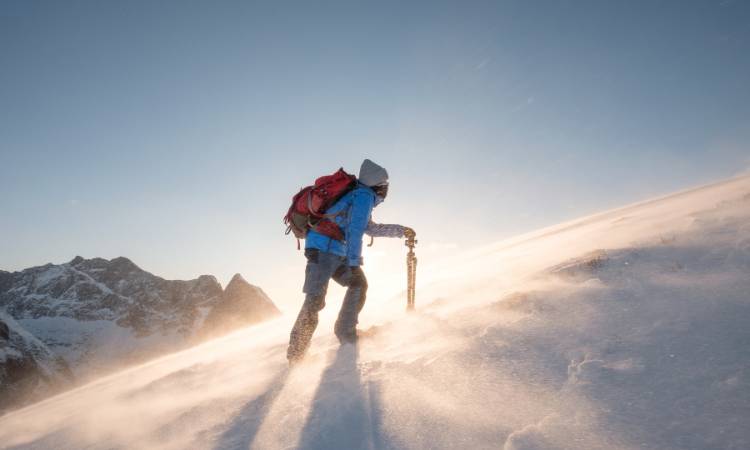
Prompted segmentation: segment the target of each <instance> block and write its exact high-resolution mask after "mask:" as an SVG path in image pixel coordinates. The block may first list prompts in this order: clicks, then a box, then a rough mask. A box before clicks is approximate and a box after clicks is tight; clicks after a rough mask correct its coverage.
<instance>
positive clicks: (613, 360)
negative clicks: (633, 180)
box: [0, 177, 750, 450]
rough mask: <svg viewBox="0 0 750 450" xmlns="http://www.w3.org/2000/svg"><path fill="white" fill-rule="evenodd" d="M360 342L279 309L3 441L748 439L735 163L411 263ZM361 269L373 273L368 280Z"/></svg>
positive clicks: (520, 444)
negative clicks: (725, 172)
mask: <svg viewBox="0 0 750 450" xmlns="http://www.w3.org/2000/svg"><path fill="white" fill-rule="evenodd" d="M419 279H420V280H421V281H420V284H419V286H418V291H417V302H418V308H419V311H418V313H417V314H406V313H404V312H403V307H404V303H405V301H404V298H403V297H399V298H398V299H394V300H392V301H380V300H379V299H368V302H369V303H368V305H367V306H366V307H365V310H364V312H363V315H362V323H361V325H363V326H369V325H373V324H377V325H378V326H377V328H376V329H375V332H374V333H373V335H372V336H371V337H368V338H364V339H362V340H361V342H360V344H359V345H358V346H356V347H355V346H352V345H345V346H341V347H339V346H338V344H337V343H336V341H335V339H334V338H333V337H332V336H331V334H330V330H331V329H332V321H333V319H334V318H335V314H334V313H331V312H330V311H329V310H334V312H335V309H336V306H337V305H336V304H335V303H336V300H335V299H333V298H332V299H330V301H329V307H328V308H327V310H326V315H324V316H323V320H322V321H321V324H320V326H319V330H318V334H317V337H316V339H315V340H314V341H313V345H312V349H311V352H310V355H309V357H308V358H307V359H306V360H305V362H304V363H303V364H302V365H300V366H298V367H295V368H294V369H292V370H289V369H287V367H286V361H285V359H284V349H285V341H286V338H287V333H288V330H289V328H290V327H291V323H292V321H293V320H294V317H281V318H278V319H275V320H273V321H270V322H265V323H263V324H261V325H258V326H256V327H252V328H247V329H243V330H241V331H238V332H235V333H234V334H231V335H229V336H225V337H222V338H219V339H216V340H213V341H210V342H207V343H205V344H202V345H200V346H197V347H195V348H192V349H189V350H186V351H183V352H180V353H175V354H172V355H169V356H167V357H163V358H160V359H158V360H154V361H152V362H150V363H147V364H144V365H141V366H137V367H133V368H131V369H129V370H127V371H125V372H122V373H118V374H115V375H112V376H109V377H107V378H103V379H99V380H97V381H95V382H93V383H91V384H89V385H87V386H84V387H81V388H79V389H77V390H75V391H71V392H68V393H65V394H62V395H59V396H57V397H54V398H51V399H48V400H46V401H43V402H41V403H38V404H35V405H32V406H30V407H27V408H25V409H23V410H19V411H15V412H12V413H10V414H7V415H6V416H4V417H1V418H0V448H6V449H32V448H40V449H41V448H56V449H78V448H89V449H108V448H133V449H135V448H156V449H182V448H191V449H248V448H253V449H282V448H303V449H347V450H353V449H456V448H460V449H504V450H532V449H535V450H539V449H545V450H549V449H636V448H637V449H644V448H647V449H675V450H676V449H746V448H750V427H748V426H747V425H748V418H749V417H750V327H748V326H747V324H748V322H749V321H750V178H748V177H742V178H737V179H733V180H728V181H726V182H723V183H719V184H715V185H711V186H705V187H702V188H698V189H694V190H690V191H685V192H681V193H678V194H675V195H672V196H668V197H664V198H660V199H656V200H652V201H648V202H642V203H639V204H636V205H631V206H628V207H625V208H621V209H618V210H613V211H607V212H604V213H601V214H597V215H594V216H590V217H586V218H583V219H580V220H577V221H572V222H570V223H566V224H561V225H559V226H556V227H550V228H548V229H545V230H540V231H538V232H534V233H530V234H528V235H524V236H520V237H518V238H515V239H511V240H508V241H504V242H500V243H497V244H494V245H491V246H489V247H486V248H481V249H477V250H474V251H471V252H468V253H467V254H465V255H462V256H460V257H458V258H455V259H452V260H451V261H433V262H427V263H426V264H424V265H421V266H420V274H419ZM371 282H373V283H375V282H377V280H371Z"/></svg>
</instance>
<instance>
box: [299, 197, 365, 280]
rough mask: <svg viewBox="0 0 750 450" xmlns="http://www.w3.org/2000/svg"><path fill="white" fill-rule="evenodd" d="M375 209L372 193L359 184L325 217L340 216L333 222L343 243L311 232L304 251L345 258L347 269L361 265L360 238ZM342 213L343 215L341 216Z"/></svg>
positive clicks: (306, 239) (329, 209) (327, 212)
mask: <svg viewBox="0 0 750 450" xmlns="http://www.w3.org/2000/svg"><path fill="white" fill-rule="evenodd" d="M374 207H375V192H374V191H373V190H372V189H370V188H369V187H368V186H365V185H364V184H362V183H358V184H357V187H355V188H354V189H352V190H351V191H349V192H348V193H347V194H346V195H344V196H343V197H341V198H340V199H339V201H337V202H336V203H334V204H333V206H331V207H330V208H328V211H326V214H336V213H340V212H341V214H339V215H338V216H336V218H335V219H334V220H335V221H336V224H337V225H338V226H339V227H341V230H343V232H344V240H343V241H338V240H336V239H331V238H329V237H328V236H324V235H322V234H320V233H317V232H315V231H313V230H310V231H309V232H308V233H307V237H306V238H305V248H316V249H318V250H320V251H322V252H328V253H333V254H335V255H339V256H345V257H346V260H347V264H348V265H349V266H361V265H362V236H364V234H365V230H366V229H367V224H368V223H369V222H370V214H372V208H374ZM342 211H343V212H342Z"/></svg>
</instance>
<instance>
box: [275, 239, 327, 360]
mask: <svg viewBox="0 0 750 450" xmlns="http://www.w3.org/2000/svg"><path fill="white" fill-rule="evenodd" d="M305 257H306V258H307V266H306V267H305V284H304V286H303V287H302V292H304V293H305V294H306V296H305V303H304V304H303V305H302V308H301V309H300V312H299V315H297V321H296V322H295V323H294V327H293V328H292V332H291V333H290V335H289V347H288V348H287V352H286V357H287V359H288V360H289V361H290V362H294V361H299V360H300V359H302V357H304V356H305V352H307V348H308V347H309V346H310V340H311V339H312V336H313V333H315V328H316V327H317V326H318V312H319V311H320V310H321V309H323V307H324V306H325V305H326V302H325V298H326V291H327V290H328V280H329V278H330V277H331V272H333V270H332V267H333V268H335V267H336V265H335V264H336V263H335V261H336V259H335V258H334V257H333V256H332V255H329V254H326V253H321V252H320V251H318V250H315V249H306V250H305Z"/></svg>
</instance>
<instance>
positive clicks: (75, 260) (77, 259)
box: [68, 255, 85, 266]
mask: <svg viewBox="0 0 750 450" xmlns="http://www.w3.org/2000/svg"><path fill="white" fill-rule="evenodd" d="M83 261H85V259H84V258H83V256H80V255H77V256H76V257H75V258H73V259H71V260H70V262H69V263H68V264H70V265H71V266H77V265H78V264H80V263H82V262H83Z"/></svg>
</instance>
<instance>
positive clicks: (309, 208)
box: [284, 167, 357, 248]
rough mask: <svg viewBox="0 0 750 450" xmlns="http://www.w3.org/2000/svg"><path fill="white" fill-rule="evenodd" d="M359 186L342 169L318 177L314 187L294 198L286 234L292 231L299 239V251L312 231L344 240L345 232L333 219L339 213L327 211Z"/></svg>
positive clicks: (305, 189) (355, 179)
mask: <svg viewBox="0 0 750 450" xmlns="http://www.w3.org/2000/svg"><path fill="white" fill-rule="evenodd" d="M356 184H357V177H355V176H354V175H350V174H348V173H346V172H344V168H343V167H342V168H341V169H339V170H337V171H336V173H334V174H333V175H327V176H323V177H320V178H318V179H317V180H315V184H314V185H312V186H307V187H304V188H302V189H301V190H300V191H299V192H298V193H297V195H295V196H294V198H292V206H290V207H289V211H287V213H286V216H284V224H286V225H287V228H286V234H289V233H290V232H292V233H294V236H295V237H296V238H297V248H299V239H304V238H305V237H306V236H307V231H308V230H315V231H316V232H318V233H320V234H322V235H324V236H328V237H330V238H333V239H336V240H339V241H341V240H343V239H344V232H343V231H342V230H341V228H340V227H339V226H338V225H336V222H334V221H333V220H332V219H333V218H334V217H336V216H337V214H325V212H326V210H327V209H328V208H330V207H331V206H333V204H334V203H336V201H337V200H338V199H340V198H341V197H343V196H344V194H346V193H347V192H349V191H350V190H351V189H352V188H353V187H354V186H355V185H356Z"/></svg>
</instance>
